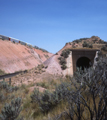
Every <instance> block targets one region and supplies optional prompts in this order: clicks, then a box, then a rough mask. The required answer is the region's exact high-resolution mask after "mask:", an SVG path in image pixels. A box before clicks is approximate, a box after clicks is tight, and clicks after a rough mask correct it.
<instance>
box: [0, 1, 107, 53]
mask: <svg viewBox="0 0 107 120" xmlns="http://www.w3.org/2000/svg"><path fill="white" fill-rule="evenodd" d="M0 34H1V35H5V36H9V37H13V38H16V39H19V40H21V41H25V42H27V43H30V44H32V45H36V46H38V47H40V48H43V49H46V50H48V51H49V52H51V53H56V52H58V51H59V50H60V49H61V48H62V47H64V45H65V44H66V43H67V42H72V41H73V40H75V39H79V38H86V37H91V36H93V35H95V36H99V37H100V38H101V39H102V40H105V41H107V0H0Z"/></svg>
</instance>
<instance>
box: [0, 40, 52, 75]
mask: <svg viewBox="0 0 107 120" xmlns="http://www.w3.org/2000/svg"><path fill="white" fill-rule="evenodd" d="M50 56H52V54H51V53H48V52H43V51H42V50H38V49H35V48H33V47H29V46H27V45H26V46H24V45H21V44H20V43H13V42H11V41H7V40H2V39H0V70H2V71H4V72H5V73H14V72H16V71H21V70H26V69H31V68H34V67H36V66H37V65H38V64H41V63H43V62H44V61H45V60H46V59H48V58H49V57H50Z"/></svg>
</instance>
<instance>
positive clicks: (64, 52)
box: [61, 49, 70, 58]
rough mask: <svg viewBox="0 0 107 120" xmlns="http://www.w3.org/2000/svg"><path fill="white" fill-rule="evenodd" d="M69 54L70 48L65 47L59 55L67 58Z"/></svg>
mask: <svg viewBox="0 0 107 120" xmlns="http://www.w3.org/2000/svg"><path fill="white" fill-rule="evenodd" d="M69 54H70V49H65V50H63V51H62V53H61V56H63V57H64V58H67V57H68V55H69Z"/></svg>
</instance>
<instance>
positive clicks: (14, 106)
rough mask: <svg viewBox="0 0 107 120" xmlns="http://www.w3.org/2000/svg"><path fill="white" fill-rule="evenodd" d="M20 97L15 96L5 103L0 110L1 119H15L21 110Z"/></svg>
mask: <svg viewBox="0 0 107 120" xmlns="http://www.w3.org/2000/svg"><path fill="white" fill-rule="evenodd" d="M20 107H21V98H16V99H14V100H12V101H11V103H10V104H8V103H6V104H5V106H4V108H3V109H2V110H1V114H0V118H1V120H15V119H16V118H17V117H18V115H19V114H20V112H21V108H20Z"/></svg>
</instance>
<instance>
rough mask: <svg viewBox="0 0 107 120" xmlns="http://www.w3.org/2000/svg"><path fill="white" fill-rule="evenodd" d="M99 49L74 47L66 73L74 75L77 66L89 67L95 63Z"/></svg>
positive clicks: (68, 60)
mask: <svg viewBox="0 0 107 120" xmlns="http://www.w3.org/2000/svg"><path fill="white" fill-rule="evenodd" d="M98 51H99V50H98V49H84V48H83V49H72V50H71V52H70V54H69V57H68V58H67V64H66V65H67V69H66V70H64V75H73V74H74V72H75V71H76V68H77V67H81V68H82V69H84V68H89V67H90V66H93V64H94V58H95V56H96V55H97V54H96V53H97V52H98Z"/></svg>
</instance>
